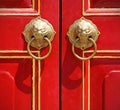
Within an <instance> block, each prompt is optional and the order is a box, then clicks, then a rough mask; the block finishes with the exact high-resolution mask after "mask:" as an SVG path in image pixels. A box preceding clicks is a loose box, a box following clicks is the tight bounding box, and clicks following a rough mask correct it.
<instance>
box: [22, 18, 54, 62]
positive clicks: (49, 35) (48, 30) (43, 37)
mask: <svg viewBox="0 0 120 110" xmlns="http://www.w3.org/2000/svg"><path fill="white" fill-rule="evenodd" d="M23 35H24V37H25V41H26V42H27V43H28V45H27V50H28V53H29V54H30V55H31V56H32V57H33V58H35V59H40V60H42V59H44V58H46V57H48V56H49V54H50V53H51V50H52V46H51V41H52V40H53V38H54V35H55V31H54V29H53V27H52V25H51V24H50V23H49V22H48V21H47V20H45V19H42V18H40V17H38V18H35V19H33V20H31V21H30V22H29V23H28V24H27V25H26V26H25V29H24V31H23ZM48 45H49V51H48V53H47V54H46V55H45V56H43V57H36V56H35V55H33V54H32V53H31V51H30V46H32V47H35V48H37V49H38V50H40V49H42V48H44V47H46V46H48Z"/></svg>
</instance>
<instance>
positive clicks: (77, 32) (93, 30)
mask: <svg viewBox="0 0 120 110" xmlns="http://www.w3.org/2000/svg"><path fill="white" fill-rule="evenodd" d="M99 34H100V32H99V31H98V29H97V26H96V25H95V24H94V23H93V22H92V21H90V20H88V19H85V18H84V17H82V18H80V19H78V20H76V21H75V22H74V23H73V24H72V25H71V26H70V27H69V30H68V32H67V35H68V38H69V40H70V42H71V43H72V52H73V54H74V55H75V57H77V58H78V59H80V60H88V59H91V58H92V57H93V56H94V55H95V53H96V50H97V46H96V43H95V42H96V40H97V39H98V36H99ZM93 45H94V52H93V54H92V55H91V56H89V57H87V58H83V57H80V56H79V55H77V54H76V53H75V50H74V47H77V48H80V49H81V50H85V49H87V48H89V47H91V46H93Z"/></svg>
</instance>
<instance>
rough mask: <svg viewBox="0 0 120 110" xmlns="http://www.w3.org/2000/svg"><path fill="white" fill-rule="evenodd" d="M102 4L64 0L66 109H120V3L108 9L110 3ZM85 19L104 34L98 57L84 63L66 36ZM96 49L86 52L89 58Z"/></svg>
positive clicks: (64, 101)
mask: <svg viewBox="0 0 120 110" xmlns="http://www.w3.org/2000/svg"><path fill="white" fill-rule="evenodd" d="M98 1H99V0H98ZM98 1H96V0H82V1H80V0H76V1H75V2H74V1H73V0H69V3H68V1H67V0H63V6H62V8H63V9H62V21H63V23H62V65H63V67H62V77H63V79H62V96H63V97H62V109H63V110H108V109H109V110H113V109H114V110H118V109H120V107H119V100H120V98H119V96H118V95H119V87H118V86H119V85H118V84H119V78H120V77H119V70H120V66H119V64H120V59H119V58H120V57H119V56H120V53H119V52H120V51H119V50H120V43H119V25H120V16H119V15H120V10H119V6H118V4H119V3H118V1H117V2H114V3H113V1H112V0H108V1H109V4H111V5H109V9H108V7H107V4H106V3H108V1H107V0H100V1H102V2H99V3H98V4H96V2H98ZM105 1H106V2H105ZM93 2H94V3H93ZM104 3H105V4H104ZM70 4H71V5H70ZM73 4H74V5H73ZM95 5H96V6H97V7H96V6H95ZM101 7H102V8H101ZM81 17H85V18H86V19H89V20H91V21H92V22H93V23H95V24H96V26H97V27H98V30H99V31H100V33H101V34H100V36H99V38H98V40H97V42H96V44H97V54H96V55H95V57H94V58H93V59H91V60H89V61H81V60H79V59H77V58H76V57H75V56H74V55H73V53H72V49H71V47H72V46H71V43H70V42H69V40H68V38H67V36H66V33H67V31H68V29H69V26H70V25H71V24H72V23H73V22H74V21H75V20H77V19H80V18H81ZM113 36H114V37H113ZM93 49H94V48H93V47H92V48H89V49H88V50H86V51H84V55H85V57H88V56H90V55H91V54H92V52H93ZM76 53H78V54H79V55H80V56H82V54H81V53H82V52H81V50H79V49H76ZM108 76H109V77H108ZM73 82H74V83H73ZM75 85H76V86H75ZM111 86H113V88H111ZM112 94H115V95H112ZM111 95H112V96H111ZM112 98H113V100H112ZM111 103H112V104H111Z"/></svg>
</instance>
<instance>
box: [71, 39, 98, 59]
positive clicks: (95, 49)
mask: <svg viewBox="0 0 120 110" xmlns="http://www.w3.org/2000/svg"><path fill="white" fill-rule="evenodd" d="M88 39H89V40H90V41H91V42H92V43H93V45H94V52H93V53H92V55H91V56H89V57H87V58H83V57H80V56H79V55H77V54H76V53H75V49H74V47H75V44H76V42H77V41H78V39H77V40H75V42H74V43H72V52H73V54H74V55H75V57H76V58H78V59H80V60H89V59H91V58H93V57H94V55H95V54H96V51H97V46H96V43H95V41H94V40H93V39H92V38H88Z"/></svg>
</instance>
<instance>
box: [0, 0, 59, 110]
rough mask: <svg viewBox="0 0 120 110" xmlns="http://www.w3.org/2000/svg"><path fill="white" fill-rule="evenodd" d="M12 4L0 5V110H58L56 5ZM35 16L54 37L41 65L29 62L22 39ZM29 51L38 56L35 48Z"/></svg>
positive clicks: (44, 1)
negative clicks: (53, 30)
mask: <svg viewBox="0 0 120 110" xmlns="http://www.w3.org/2000/svg"><path fill="white" fill-rule="evenodd" d="M13 1H15V0H13ZM13 1H9V2H8V1H7V0H6V2H5V1H4V2H2V1H1V3H0V5H1V7H0V26H1V28H0V33H1V40H0V83H1V85H0V97H1V98H0V103H1V104H0V109H1V110H38V106H40V108H41V110H59V61H58V60H59V48H58V47H59V40H58V39H59V34H58V33H59V27H58V26H59V19H58V18H59V13H58V12H59V1H58V0H49V1H47V0H41V1H40V0H33V1H28V0H24V1H23V0H22V1H21V0H20V1H19V0H18V1H17V3H21V5H20V4H19V5H17V4H16V3H15V2H13ZM25 3H26V4H25ZM31 4H32V5H31ZM40 4H41V8H40V7H39V6H40ZM2 6H4V7H3V8H2ZM48 9H49V11H48ZM53 11H54V13H53ZM39 12H40V14H39ZM38 16H41V17H42V18H44V19H46V20H48V21H49V22H50V23H51V24H52V25H53V27H54V29H55V31H56V33H57V34H56V35H55V38H54V40H53V42H52V53H51V54H50V56H49V57H48V58H47V59H45V60H42V61H38V60H35V59H32V57H31V56H30V55H29V54H28V53H27V43H26V42H25V39H24V37H23V35H22V32H23V30H24V27H25V26H26V24H27V23H28V22H30V20H32V19H34V18H36V17H38ZM31 51H32V52H33V53H35V55H37V54H39V51H38V50H37V49H35V48H31ZM47 51H48V47H47V48H45V49H42V50H41V56H42V55H44V54H46V53H47ZM38 74H40V76H41V77H38ZM33 76H34V77H35V83H36V84H35V86H33V82H32V81H33V78H34V77H33ZM38 78H39V79H40V81H41V83H40V86H39V87H38ZM38 88H40V93H39V94H40V95H39V96H38ZM33 91H34V92H35V96H33V94H32V92H33ZM38 97H39V98H40V102H39V103H38ZM33 98H35V106H34V107H33Z"/></svg>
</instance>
